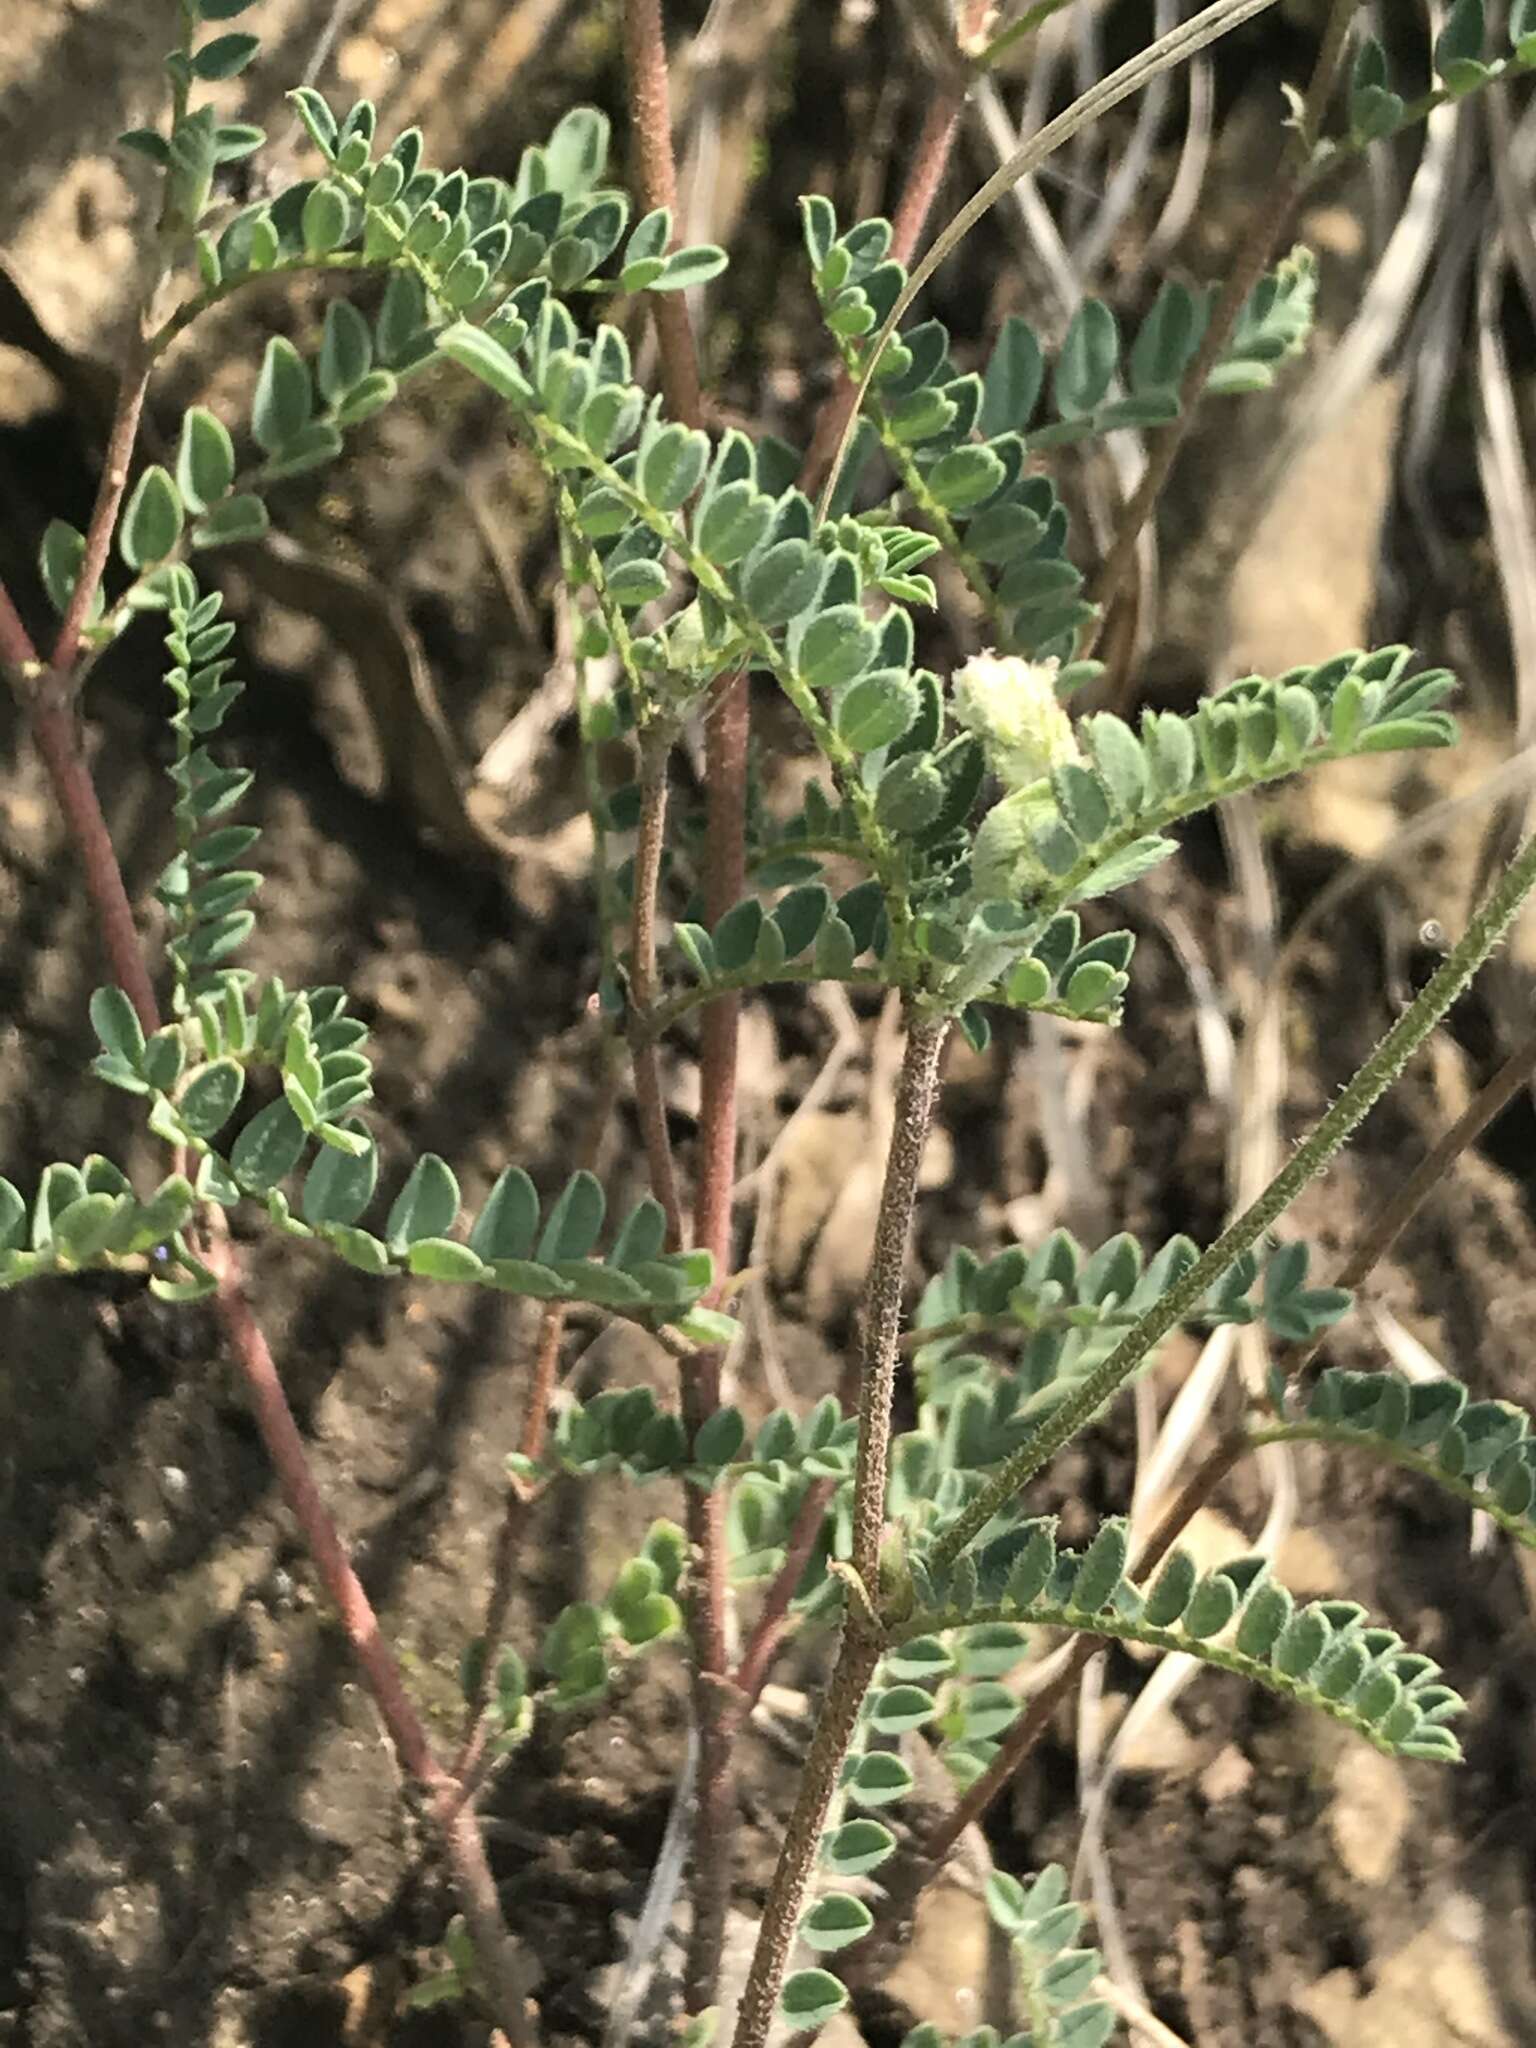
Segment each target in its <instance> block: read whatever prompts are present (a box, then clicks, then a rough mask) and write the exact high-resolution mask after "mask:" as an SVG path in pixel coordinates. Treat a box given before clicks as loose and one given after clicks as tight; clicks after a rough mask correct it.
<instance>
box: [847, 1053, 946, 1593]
mask: <svg viewBox="0 0 1536 2048" xmlns="http://www.w3.org/2000/svg"><path fill="white" fill-rule="evenodd" d="M948 1037H949V1019H948V1018H947V1017H923V1016H913V1017H912V1018H911V1019H910V1021H909V1023H908V1027H907V1043H906V1048H905V1051H904V1052H903V1054H902V1060H901V1073H900V1076H899V1078H898V1079H897V1083H896V1108H895V1114H894V1120H893V1123H892V1128H891V1149H890V1151H889V1153H888V1154H887V1156H886V1162H885V1184H884V1186H883V1187H882V1189H881V1191H880V1213H879V1215H878V1217H877V1218H876V1221H875V1243H874V1257H873V1259H872V1260H871V1262H870V1268H869V1281H868V1284H867V1286H866V1289H865V1294H864V1342H863V1357H862V1361H861V1365H860V1372H859V1455H858V1464H857V1466H856V1467H855V1471H854V1481H853V1568H854V1570H855V1571H856V1572H857V1573H858V1575H859V1577H860V1578H861V1579H862V1580H863V1582H864V1589H865V1591H866V1592H867V1593H868V1594H869V1597H870V1598H871V1599H872V1600H873V1599H876V1598H877V1597H878V1589H879V1581H880V1539H881V1537H882V1535H883V1534H884V1532H885V1496H886V1477H887V1467H888V1465H889V1462H890V1452H891V1404H892V1400H893V1397H894V1394H895V1388H896V1364H897V1359H898V1356H899V1350H898V1340H899V1338H900V1335H901V1297H902V1287H903V1283H904V1281H905V1279H906V1272H907V1254H908V1251H909V1249H910V1247H911V1241H912V1215H913V1211H914V1209H915V1208H916V1206H917V1181H918V1175H919V1174H920V1172H921V1171H922V1164H923V1149H924V1147H925V1146H926V1145H927V1142H928V1129H929V1126H930V1124H931V1123H932V1122H933V1105H934V1099H935V1096H936V1095H937V1093H938V1081H939V1062H940V1060H941V1059H942V1058H943V1056H944V1045H945V1041H946V1040H947V1039H948Z"/></svg>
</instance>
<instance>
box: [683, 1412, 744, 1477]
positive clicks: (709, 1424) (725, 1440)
mask: <svg viewBox="0 0 1536 2048" xmlns="http://www.w3.org/2000/svg"><path fill="white" fill-rule="evenodd" d="M746 1440H747V1425H746V1423H745V1421H744V1420H743V1418H742V1413H741V1410H740V1409H739V1408H730V1407H726V1408H717V1409H716V1410H715V1412H714V1414H713V1415H711V1416H709V1417H708V1418H707V1419H706V1420H705V1421H704V1422H703V1423H701V1424H700V1426H699V1431H698V1434H697V1435H696V1436H695V1438H694V1440H693V1456H694V1462H695V1463H696V1464H699V1465H704V1466H708V1467H709V1468H710V1469H711V1470H718V1469H719V1468H720V1467H721V1466H722V1465H729V1464H730V1463H732V1461H733V1460H734V1459H736V1458H737V1457H739V1456H740V1454H741V1447H742V1445H743V1444H744V1443H745V1442H746Z"/></svg>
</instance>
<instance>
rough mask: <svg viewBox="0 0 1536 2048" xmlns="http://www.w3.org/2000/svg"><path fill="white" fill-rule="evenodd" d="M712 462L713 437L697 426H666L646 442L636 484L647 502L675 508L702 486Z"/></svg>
mask: <svg viewBox="0 0 1536 2048" xmlns="http://www.w3.org/2000/svg"><path fill="white" fill-rule="evenodd" d="M708 466H709V441H708V439H707V438H706V436H705V435H704V434H702V433H700V432H699V431H698V430H697V429H694V430H692V431H690V429H689V428H687V427H679V426H670V427H663V428H662V430H661V432H660V433H659V434H657V435H656V436H655V438H654V439H653V440H651V441H649V442H648V443H647V444H645V445H643V446H642V448H641V451H640V460H639V464H638V467H637V468H636V471H635V484H636V487H637V488H638V490H639V492H640V495H641V496H642V497H643V498H644V499H645V501H646V503H647V504H649V505H653V506H655V508H656V509H657V510H658V511H659V512H675V511H676V510H677V509H678V507H679V506H680V505H685V504H686V503H687V502H688V500H689V499H690V498H691V497H692V496H693V494H694V492H695V491H696V490H697V489H698V487H699V483H700V481H701V480H702V478H703V475H704V471H705V470H706V468H707V467H708Z"/></svg>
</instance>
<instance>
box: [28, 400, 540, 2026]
mask: <svg viewBox="0 0 1536 2048" xmlns="http://www.w3.org/2000/svg"><path fill="white" fill-rule="evenodd" d="M117 439H118V436H117V435H116V433H114V435H113V441H114V443H115V442H116V441H117ZM125 467H126V463H125ZM98 502H100V501H98ZM115 516H116V515H115V510H113V511H111V512H109V513H108V515H107V518H108V521H109V523H110V520H111V519H112V518H115ZM12 624H14V631H11V630H9V629H10V627H11V626H12ZM0 633H5V634H6V636H7V637H6V643H5V644H6V650H7V656H6V658H7V666H8V667H10V666H12V663H11V661H10V648H11V647H12V646H13V645H14V646H15V649H16V652H17V654H18V656H19V657H20V658H19V659H18V660H17V661H16V662H15V664H14V667H15V669H16V670H17V672H18V674H19V675H20V676H21V677H23V678H24V676H25V672H26V671H27V670H28V669H31V668H33V667H35V666H37V663H36V655H35V653H34V652H33V651H32V648H31V643H30V641H27V640H26V635H25V633H24V631H23V630H22V629H21V626H20V621H19V619H18V618H17V615H16V612H15V608H14V606H13V605H12V603H11V599H10V596H9V593H8V592H7V591H6V590H5V589H4V586H3V585H0ZM18 634H19V635H20V640H19V641H18V639H17V635H18ZM22 642H25V650H26V651H25V652H24V653H23V652H22V646H21V643H22ZM78 648H79V643H78V640H77V641H76V643H75V651H76V653H77V654H78ZM72 659H73V657H72ZM54 680H55V682H56V683H57V684H59V685H60V686H63V687H65V688H67V685H68V683H69V681H70V680H71V673H70V671H68V670H66V671H65V672H64V673H63V674H62V675H60V674H58V673H57V672H54ZM22 708H23V710H24V711H25V712H26V714H27V716H28V719H29V722H30V725H31V728H32V731H33V733H34V734H35V735H36V738H37V742H38V749H39V752H40V753H41V755H42V758H43V763H44V766H45V767H46V768H47V770H48V773H49V778H50V780H51V782H52V784H53V788H54V795H55V799H56V801H57V802H58V805H59V809H60V811H61V813H62V814H63V817H64V821H65V824H66V826H67V828H68V831H69V834H70V838H71V840H72V842H73V844H74V847H75V851H76V854H77V857H78V858H79V860H80V862H81V866H82V870H83V873H84V876H85V881H86V886H87V893H88V895H89V896H90V899H91V903H92V907H93V908H94V910H95V912H96V917H97V922H98V925H99V927H100V931H101V937H102V940H103V943H104V945H105V947H106V949H107V953H108V957H109V959H110V961H111V965H112V970H113V973H114V975H115V977H116V979H117V981H118V983H119V985H120V986H121V987H122V988H123V989H124V990H125V991H126V992H127V994H128V995H129V998H130V1000H131V1001H132V1002H133V1004H134V1007H135V1009H136V1011H137V1013H138V1015H139V1019H140V1022H141V1024H142V1025H143V1027H144V1030H145V1031H146V1033H148V1032H152V1031H154V1030H155V1029H156V1028H157V1026H158V1024H159V1021H160V1020H159V1013H158V1008H157V1005H156V1002H155V995H154V987H153V983H152V982H151V980H150V977H149V970H148V966H147V963H146V961H145V959H144V955H143V950H142V948H141V946H140V944H139V940H138V935H137V933H136V931H135V929H134V924H133V916H132V911H131V908H130V906H129V903H128V894H127V890H126V888H125V887H124V884H123V878H122V871H121V869H120V867H119V866H118V862H117V856H116V852H115V850H114V848H113V845H112V837H111V833H110V832H109V831H108V828H107V822H106V819H105V818H104V816H103V815H102V811H101V802H100V799H99V797H98V796H97V794H96V789H95V785H94V783H93V782H92V780H91V777H90V774H89V772H88V770H87V768H86V765H85V761H84V759H83V757H82V755H81V753H80V745H79V736H78V733H77V730H76V726H75V721H74V716H73V713H72V712H71V711H69V710H67V709H64V708H61V707H60V706H59V705H58V704H43V703H41V702H39V701H38V697H37V693H36V692H35V691H32V692H27V691H25V690H23V692H22ZM213 1220H214V1223H215V1226H217V1224H218V1223H219V1222H220V1221H222V1212H219V1211H214V1212H213ZM204 1256H205V1258H206V1259H207V1261H208V1264H209V1266H210V1269H211V1270H212V1271H214V1272H215V1274H216V1275H217V1277H218V1282H219V1285H218V1291H217V1293H216V1294H215V1296H214V1306H215V1308H216V1310H217V1312H218V1316H219V1320H220V1323H221V1325H222V1327H223V1330H224V1335H225V1339H226V1341H227V1343H228V1345H229V1348H230V1351H231V1353H232V1355H233V1357H234V1360H235V1363H236V1364H237V1366H238V1367H239V1369H240V1372H241V1375H242V1377H243V1379H244V1381H245V1385H246V1389H247V1392H248V1394H249V1397H250V1401H251V1407H252V1411H253V1414H254V1416H255V1420H256V1426H257V1429H258V1432H259V1434H260V1436H261V1439H262V1443H263V1445H264V1447H265V1449H266V1452H267V1456H268V1458H269V1459H270V1460H271V1464H272V1469H273V1471H274V1472H275V1473H276V1475H277V1479H278V1483H279V1485H280V1487H281V1489H282V1492H283V1497H284V1499H285V1500H286V1502H287V1504H288V1507H289V1509H290V1511H291V1513H292V1514H293V1516H294V1519H295V1521H296V1522H297V1523H298V1525H299V1529H300V1532H301V1534H302V1535H303V1537H304V1540H305V1544H306V1546H307V1548H308V1550H309V1553H310V1556H311V1557H312V1558H313V1560H314V1564H315V1569H316V1572H317V1574H318V1575H319V1578H320V1582H321V1585H322V1586H323V1587H324V1589H325V1592H326V1595H327V1597H328V1599H329V1600H330V1602H331V1604H332V1606H333V1607H334V1609H335V1611H336V1614H337V1616H338V1618H339V1619H340V1621H341V1625H342V1629H343V1632H344V1634H345V1635H346V1638H347V1642H348V1644H349V1646H350V1648H351V1651H352V1654H353V1657H354V1659H355V1660H356V1663H357V1666H358V1669H359V1672H360V1673H361V1676H362V1678H363V1681H364V1683H365V1684H366V1686H367V1688H368V1692H369V1696H370V1697H371V1698H372V1700H373V1702H374V1704H375V1706H376V1707H377V1708H378V1711H379V1715H380V1718H381V1719H382V1720H383V1722H384V1725H385V1727H386V1729H387V1730H388V1732H389V1735H390V1739H391V1742H392V1743H393V1745H394V1748H395V1750H396V1753H397V1754H398V1756H399V1758H400V1762H401V1766H402V1768H403V1769H404V1770H405V1771H406V1772H407V1773H408V1774H409V1775H410V1776H411V1777H412V1778H413V1779H414V1780H415V1781H416V1783H417V1784H418V1785H420V1786H421V1788H422V1789H423V1791H425V1792H426V1793H427V1794H428V1796H429V1800H430V1803H431V1811H432V1816H433V1819H434V1821H435V1822H436V1824H437V1826H438V1829H439V1832H440V1834H441V1837H442V1841H443V1847H444V1851H445V1854H446V1856H447V1858H448V1862H449V1866H450V1868H451V1869H452V1871H453V1874H454V1881H455V1887H456V1890H457V1893H458V1897H459V1903H460V1905H461V1906H462V1908H463V1911H464V1917H465V1920H466V1922H467V1923H468V1925H469V1928H470V1932H471V1935H472V1937H473V1939H474V1942H475V1949H476V1956H477V1960H478V1963H479V1966H480V1969H481V1971H482V1974H483V1976H484V1980H485V1983H486V1986H487V1989H488V1991H489V1994H490V1997H491V1999H492V2001H493V2004H494V2007H495V2012H496V2017H497V2019H498V2020H499V2022H500V2024H501V2026H502V2028H503V2030H504V2031H505V2032H506V2034H507V2036H508V2038H509V2040H510V2041H511V2042H512V2044H513V2048H532V2042H533V2035H532V2032H531V2030H530V2027H529V2024H528V2018H527V2003H528V1989H529V1986H528V1984H527V1983H526V1982H525V1981H524V1972H523V1970H522V1967H521V1964H520V1960H519V1958H518V1955H517V1953H516V1950H515V1949H514V1947H513V1944H512V1941H511V1938H510V1936H509V1935H508V1933H507V1929H506V1923H505V1921H504V1920H503V1918H502V1915H501V1907H500V1903H499V1901H498V1898H497V1893H496V1881H495V1878H494V1876H493V1874H492V1872H491V1869H490V1865H489V1864H488V1862H487V1861H486V1856H485V1845H484V1842H483V1840H482V1839H481V1835H480V1830H479V1826H478V1824H477V1823H476V1821H475V1819H474V1817H473V1815H472V1814H469V1813H467V1812H465V1811H462V1810H461V1809H462V1802H461V1800H460V1798H459V1793H458V1786H457V1784H456V1783H455V1781H454V1779H453V1778H452V1777H451V1776H450V1775H449V1773H448V1772H447V1771H445V1770H444V1769H443V1767H442V1765H441V1764H440V1763H439V1762H438V1760H437V1758H436V1756H435V1755H434V1754H433V1750H432V1745H431V1741H430V1738H429V1737H428V1734H427V1731H426V1727H425V1725H424V1723H423V1722H422V1720H421V1717H420V1715H419V1714H418V1713H417V1712H416V1709H415V1707H414V1705H413V1704H412V1702H411V1699H410V1696H409V1694H408V1693H407V1691H406V1689H405V1682H404V1678H403V1676H402V1673H401V1670H400V1666H399V1664H398V1662H397V1661H396V1659H395V1656H394V1654H393V1652H392V1651H391V1650H390V1648H389V1645H388V1644H387V1643H386V1642H385V1640H384V1636H383V1633H382V1631H381V1629H380V1627H379V1621H378V1616H377V1614H376V1613H375V1612H374V1608H373V1604H372V1602H371V1601H370V1600H369V1598H368V1595H367V1592H366V1591H365V1590H364V1587H363V1584H362V1581H361V1580H360V1579H359V1578H358V1576H357V1573H356V1571H355V1570H354V1569H353V1566H352V1562H351V1559H350V1558H349V1556H348V1555H347V1550H346V1546H345V1544H344V1543H343V1541H342V1539H341V1535H340V1533H339V1531H338V1530H337V1527H336V1524H335V1522H334V1521H333V1520H332V1518H331V1515H330V1511H329V1509H328V1508H327V1507H326V1505H325V1502H324V1500H323V1499H322V1498H321V1495H320V1490H319V1487H318V1486H317V1485H316V1483H315V1479H314V1474H313V1472H312V1470H311V1468H310V1464H309V1459H308V1454H307V1452H306V1451H305V1448H304V1440H303V1438H302V1436H301V1435H300V1434H299V1428H298V1424H297V1423H296V1422H295V1420H294V1417H293V1410H292V1409H291V1408H290V1407H289V1405H288V1397H287V1395H286V1393H285V1392H284V1390H283V1384H282V1380H281V1378H280V1377H279V1375H278V1371H277V1367H276V1364H275V1363H274V1361H273V1358H272V1353H271V1351H270V1349H269V1347H268V1345H267V1341H266V1338H265V1336H264V1334H263V1332H262V1330H261V1327H260V1325H259V1324H258V1322H257V1321H256V1317H255V1315H254V1313H253V1312H252V1309H251V1306H250V1302H249V1300H248V1298H247V1296H246V1293H245V1288H244V1282H243V1279H242V1276H241V1272H240V1265H239V1259H238V1256H237V1254H236V1251H235V1248H234V1246H233V1245H232V1244H231V1243H230V1242H229V1239H228V1236H227V1234H223V1233H219V1234H217V1235H215V1236H214V1238H213V1241H212V1243H211V1244H210V1245H209V1246H207V1247H205V1250H204Z"/></svg>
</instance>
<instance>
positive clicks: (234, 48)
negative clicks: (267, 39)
mask: <svg viewBox="0 0 1536 2048" xmlns="http://www.w3.org/2000/svg"><path fill="white" fill-rule="evenodd" d="M260 48H261V38H260V36H253V35H243V34H235V35H227V36H215V37H214V39H213V41H212V42H211V43H204V45H203V47H202V48H201V49H200V50H196V51H194V52H193V56H192V71H193V75H194V76H195V77H197V78H201V79H205V80H210V81H211V80H213V79H218V78H235V77H238V75H239V74H240V73H241V72H242V71H243V70H244V69H245V67H246V65H247V64H249V63H250V61H251V59H252V58H253V57H254V56H255V54H256V52H257V51H258V50H259V49H260Z"/></svg>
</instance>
